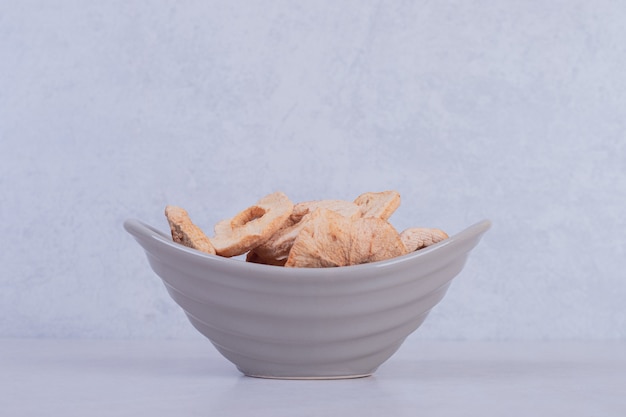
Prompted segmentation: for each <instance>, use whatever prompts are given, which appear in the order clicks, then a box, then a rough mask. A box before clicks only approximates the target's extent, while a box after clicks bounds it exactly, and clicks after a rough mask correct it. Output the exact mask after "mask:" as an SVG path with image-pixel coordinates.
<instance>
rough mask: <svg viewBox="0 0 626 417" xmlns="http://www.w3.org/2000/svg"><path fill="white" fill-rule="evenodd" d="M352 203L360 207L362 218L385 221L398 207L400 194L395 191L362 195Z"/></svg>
mask: <svg viewBox="0 0 626 417" xmlns="http://www.w3.org/2000/svg"><path fill="white" fill-rule="evenodd" d="M354 203H355V204H357V205H358V206H360V207H361V211H362V213H363V217H378V218H380V219H383V220H387V219H389V217H391V215H392V214H393V212H394V211H396V209H397V208H398V207H400V193H398V192H397V191H381V192H378V193H363V194H361V195H360V196H358V197H357V198H356V199H355V200H354Z"/></svg>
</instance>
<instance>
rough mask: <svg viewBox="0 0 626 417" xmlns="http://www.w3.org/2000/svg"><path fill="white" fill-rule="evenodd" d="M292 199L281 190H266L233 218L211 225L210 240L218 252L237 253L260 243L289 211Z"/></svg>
mask: <svg viewBox="0 0 626 417" xmlns="http://www.w3.org/2000/svg"><path fill="white" fill-rule="evenodd" d="M292 210H293V203H292V202H291V201H290V200H289V198H288V197H287V196H286V195H285V194H284V193H281V192H275V193H273V194H269V195H267V196H265V197H263V198H262V199H260V200H259V201H258V202H257V203H256V204H255V205H253V206H250V207H248V208H247V209H245V210H243V211H241V212H239V213H237V214H236V215H235V216H234V217H233V218H230V219H226V220H222V221H220V222H219V223H217V224H216V225H215V236H214V237H212V238H211V243H212V244H213V246H214V247H215V251H216V252H217V254H218V255H220V256H226V257H231V256H238V255H242V254H244V253H246V252H248V251H249V250H250V249H252V248H254V247H256V246H258V245H260V244H262V243H264V242H265V241H266V240H267V239H269V238H270V237H271V236H272V235H273V234H274V233H276V231H277V230H278V229H280V228H281V227H282V226H283V224H284V223H285V221H287V219H288V218H289V216H290V215H291V212H292Z"/></svg>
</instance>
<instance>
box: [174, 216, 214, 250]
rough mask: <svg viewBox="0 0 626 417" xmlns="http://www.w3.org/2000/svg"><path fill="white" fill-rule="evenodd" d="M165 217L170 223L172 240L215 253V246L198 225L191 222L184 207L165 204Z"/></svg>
mask: <svg viewBox="0 0 626 417" xmlns="http://www.w3.org/2000/svg"><path fill="white" fill-rule="evenodd" d="M165 217H167V222H168V223H169V225H170V230H171V232H172V240H173V241H174V242H177V243H180V244H182V245H184V246H187V247H188V248H193V249H197V250H199V251H202V252H205V253H210V254H211V255H215V248H214V247H213V245H212V244H211V241H210V240H209V238H208V237H207V236H206V235H205V234H204V232H203V231H202V230H201V229H200V228H199V227H198V226H196V225H195V224H193V223H192V221H191V219H190V218H189V214H188V213H187V211H186V210H185V209H183V208H181V207H176V206H166V207H165Z"/></svg>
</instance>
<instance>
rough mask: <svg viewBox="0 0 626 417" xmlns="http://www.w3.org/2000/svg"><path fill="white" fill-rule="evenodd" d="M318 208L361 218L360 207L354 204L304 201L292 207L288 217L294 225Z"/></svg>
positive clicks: (342, 201)
mask: <svg viewBox="0 0 626 417" xmlns="http://www.w3.org/2000/svg"><path fill="white" fill-rule="evenodd" d="M318 208H325V209H328V210H332V211H334V212H335V213H339V214H341V215H342V216H345V217H349V218H351V219H356V218H359V217H361V207H360V206H358V205H357V204H355V203H352V202H350V201H344V200H313V201H304V202H301V203H298V204H296V205H295V206H293V212H292V213H291V216H290V217H289V218H290V219H291V220H292V221H293V222H294V223H297V222H299V221H300V220H302V218H303V217H304V216H306V215H307V214H309V213H312V212H313V211H315V209H318Z"/></svg>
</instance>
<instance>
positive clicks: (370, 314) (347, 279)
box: [124, 219, 490, 379]
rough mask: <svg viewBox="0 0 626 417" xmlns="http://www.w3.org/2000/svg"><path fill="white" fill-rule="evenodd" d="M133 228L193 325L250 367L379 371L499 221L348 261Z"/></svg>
mask: <svg viewBox="0 0 626 417" xmlns="http://www.w3.org/2000/svg"><path fill="white" fill-rule="evenodd" d="M124 227H125V229H126V230H127V231H128V232H129V233H130V234H131V235H132V236H133V237H134V238H135V239H136V240H137V242H138V243H139V244H140V245H141V246H142V247H143V249H144V251H145V253H146V255H147V257H148V261H149V263H150V266H151V267H152V269H153V270H154V272H155V273H156V274H157V275H158V276H159V277H161V279H162V280H163V283H164V284H165V287H166V288H167V291H168V293H169V294H170V296H171V297H172V298H173V299H174V301H175V302H176V303H177V304H178V305H180V307H182V309H183V310H184V312H185V313H186V314H187V317H188V318H189V321H190V322H191V324H192V325H193V326H194V327H195V328H196V329H197V330H198V331H199V332H200V333H202V334H203V335H204V336H206V337H207V338H208V339H209V340H210V341H211V342H212V343H213V345H214V346H215V347H216V348H217V350H218V351H219V352H220V353H221V354H222V355H223V356H224V357H226V358H227V359H228V360H230V361H231V362H232V363H234V364H235V365H236V366H237V368H238V369H239V370H240V371H241V372H242V373H244V374H245V375H249V376H257V377H268V378H303V379H304V378H349V377H358V376H366V375H371V374H372V373H373V372H374V371H375V370H376V369H377V368H378V367H379V366H380V365H381V364H382V363H383V362H385V361H386V360H387V359H389V357H391V355H393V354H394V352H396V350H397V349H398V348H399V347H400V345H401V344H402V342H403V341H404V340H405V339H406V337H407V336H408V335H409V334H411V333H412V332H414V331H415V330H416V329H417V328H418V327H419V326H420V325H421V324H422V322H423V321H424V319H425V318H426V316H427V315H428V313H429V312H430V310H431V309H432V308H433V307H434V306H435V305H436V304H437V303H438V302H439V301H441V299H442V298H443V297H444V295H445V293H446V291H447V289H448V286H449V285H450V282H451V281H452V279H453V278H454V277H455V276H456V275H457V274H458V273H459V272H461V270H462V269H463V266H464V265H465V261H466V260H467V257H468V255H469V253H470V251H471V250H472V249H473V248H474V247H475V246H476V245H477V244H478V242H479V241H480V239H481V237H482V235H483V234H484V233H485V232H486V231H487V230H488V229H489V227H490V222H489V221H487V220H485V221H482V222H480V223H477V224H475V225H473V226H471V227H469V228H467V229H465V230H464V231H462V232H460V233H458V234H456V235H454V236H451V237H450V238H448V239H446V240H444V241H442V242H440V243H438V244H436V245H433V246H430V247H428V248H425V249H422V250H419V251H417V252H413V253H411V254H408V255H405V256H401V257H398V258H394V259H389V260H386V261H381V262H374V263H369V264H363V265H355V266H347V267H339V268H283V267H277V266H269V265H260V264H255V263H248V262H245V261H243V260H240V259H227V258H222V257H219V256H214V255H208V254H204V253H202V252H199V251H196V250H193V249H189V248H186V247H184V246H182V245H180V244H177V243H174V242H173V241H172V239H171V237H170V236H169V235H167V234H164V233H163V232H160V231H159V230H157V229H155V228H153V227H150V226H148V225H146V224H144V223H142V222H140V221H138V220H134V219H130V220H127V221H126V222H124Z"/></svg>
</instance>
